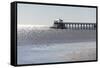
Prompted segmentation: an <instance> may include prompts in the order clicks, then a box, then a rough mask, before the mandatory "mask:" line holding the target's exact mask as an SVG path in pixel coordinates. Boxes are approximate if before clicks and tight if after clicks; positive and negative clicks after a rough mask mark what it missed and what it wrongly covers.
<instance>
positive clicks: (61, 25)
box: [53, 19, 96, 30]
mask: <svg viewBox="0 0 100 68" xmlns="http://www.w3.org/2000/svg"><path fill="white" fill-rule="evenodd" d="M53 28H56V29H93V30H94V29H96V23H84V22H83V23H82V22H80V23H79V22H63V20H61V19H59V20H58V21H54V26H53Z"/></svg>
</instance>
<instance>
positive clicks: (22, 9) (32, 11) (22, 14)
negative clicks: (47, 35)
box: [17, 3, 96, 26]
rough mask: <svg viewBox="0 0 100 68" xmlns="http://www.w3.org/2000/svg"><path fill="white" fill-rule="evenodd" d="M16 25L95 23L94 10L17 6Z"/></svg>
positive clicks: (32, 5) (29, 5)
mask: <svg viewBox="0 0 100 68" xmlns="http://www.w3.org/2000/svg"><path fill="white" fill-rule="evenodd" d="M17 9H18V10H17V14H18V16H17V19H18V25H49V26H51V25H53V22H54V20H55V19H59V18H60V19H63V21H64V22H82V23H83V22H84V23H96V8H86V7H71V6H50V5H36V4H21V3H19V4H18V7H17Z"/></svg>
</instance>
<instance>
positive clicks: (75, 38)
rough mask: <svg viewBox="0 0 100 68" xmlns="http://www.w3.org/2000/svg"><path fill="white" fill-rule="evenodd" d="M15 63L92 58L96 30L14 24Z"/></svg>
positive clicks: (94, 51) (93, 58) (94, 56)
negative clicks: (15, 36) (15, 34)
mask: <svg viewBox="0 0 100 68" xmlns="http://www.w3.org/2000/svg"><path fill="white" fill-rule="evenodd" d="M17 30H18V31H17V33H18V34H17V38H18V40H17V44H18V45H17V51H18V52H17V61H18V64H37V63H54V62H70V61H85V60H96V30H79V29H75V30H74V29H72V30H71V29H51V28H49V27H46V26H45V27H43V26H41V27H40V26H38V27H37V26H30V25H27V26H25V25H18V29H17Z"/></svg>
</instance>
